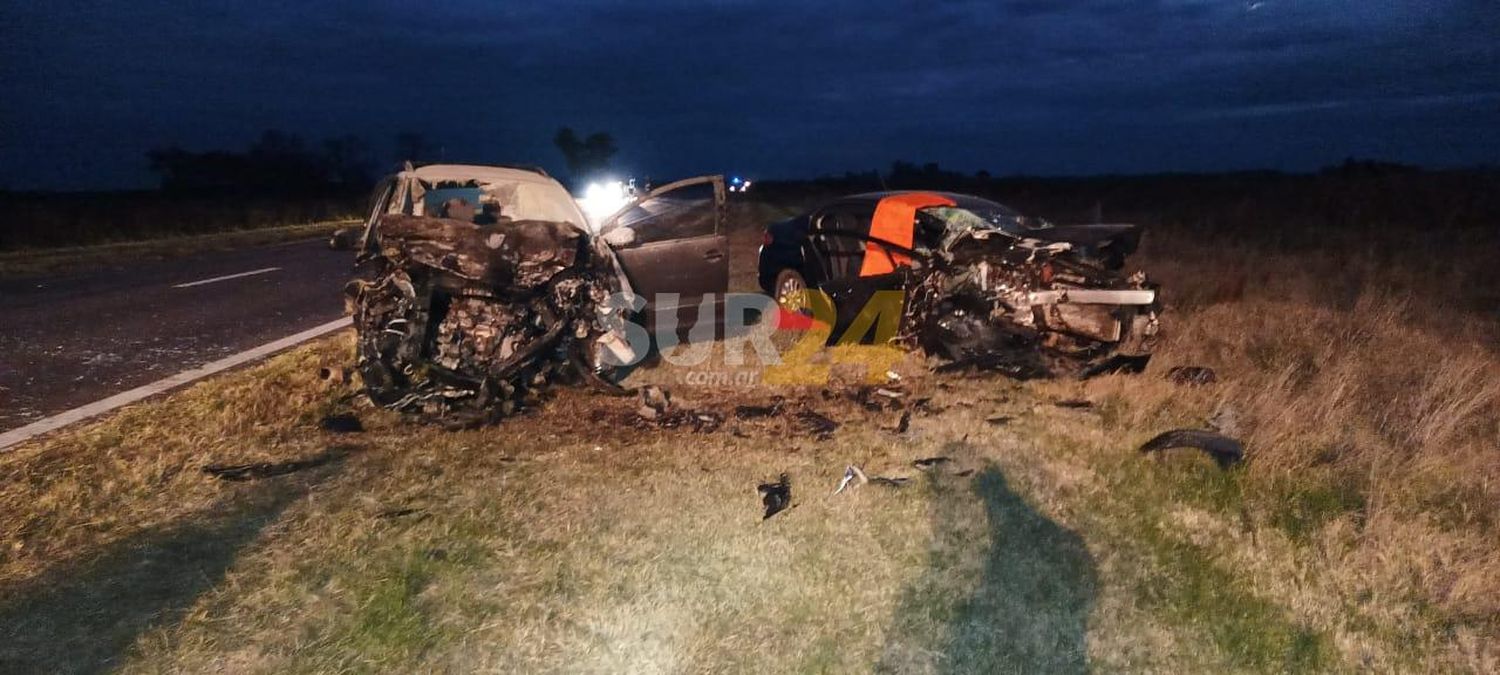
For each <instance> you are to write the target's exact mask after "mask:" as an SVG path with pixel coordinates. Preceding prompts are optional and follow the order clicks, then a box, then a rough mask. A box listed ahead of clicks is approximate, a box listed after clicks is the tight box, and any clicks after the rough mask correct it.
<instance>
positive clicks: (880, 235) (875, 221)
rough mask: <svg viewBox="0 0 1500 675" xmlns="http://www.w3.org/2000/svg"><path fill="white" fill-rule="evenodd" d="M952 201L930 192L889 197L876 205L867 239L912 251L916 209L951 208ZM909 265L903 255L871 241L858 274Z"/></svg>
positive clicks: (884, 271) (868, 242)
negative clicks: (930, 207) (877, 240)
mask: <svg viewBox="0 0 1500 675" xmlns="http://www.w3.org/2000/svg"><path fill="white" fill-rule="evenodd" d="M953 205H954V202H953V200H952V199H949V198H947V197H944V196H942V195H935V194H932V193H931V192H908V193H906V194H899V195H891V196H890V197H886V198H884V199H881V200H880V202H879V203H878V204H876V205H875V217H874V218H871V219H870V238H871V239H879V240H881V241H887V242H890V243H892V244H895V245H897V246H900V247H902V248H906V249H910V248H912V231H913V230H914V229H915V228H916V222H917V209H921V208H926V207H929V206H953ZM910 264H911V258H910V257H909V256H907V255H906V254H904V253H899V252H896V251H892V250H889V249H887V248H886V247H885V246H882V245H880V244H878V243H875V242H873V241H867V242H865V260H864V262H863V263H861V264H860V267H859V275H860V276H862V277H868V276H874V275H876V274H885V273H887V272H894V271H896V266H897V265H901V266H903V267H904V266H907V265H910Z"/></svg>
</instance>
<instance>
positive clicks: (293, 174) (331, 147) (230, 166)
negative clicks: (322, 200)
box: [146, 130, 374, 195]
mask: <svg viewBox="0 0 1500 675" xmlns="http://www.w3.org/2000/svg"><path fill="white" fill-rule="evenodd" d="M146 158H147V160H148V161H149V162H150V167H151V171H152V173H155V174H156V176H157V178H158V179H159V181H160V184H161V188H162V190H164V191H166V192H174V193H184V192H186V193H208V194H224V193H244V194H259V195H318V194H333V193H340V192H347V191H357V190H358V191H362V190H364V189H365V188H366V187H367V186H369V185H370V184H371V183H372V182H373V181H374V175H373V173H374V162H373V161H372V160H371V155H370V147H369V145H368V144H367V143H365V142H364V140H363V139H361V138H359V137H358V136H352V135H349V136H340V137H337V138H330V139H326V140H324V141H323V142H322V143H320V144H317V145H310V144H308V143H307V142H306V141H304V140H303V139H302V138H301V137H300V136H297V135H295V134H289V133H286V132H282V131H276V130H271V131H266V132H265V133H263V134H261V136H260V138H258V139H256V140H255V141H254V142H253V143H251V144H250V146H249V147H248V148H246V149H245V150H244V151H243V152H234V151H229V150H209V151H207V152H192V151H188V150H183V149H181V148H178V147H175V146H174V147H166V148H157V149H153V150H151V151H149V152H147V153H146Z"/></svg>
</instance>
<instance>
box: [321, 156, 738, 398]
mask: <svg viewBox="0 0 1500 675" xmlns="http://www.w3.org/2000/svg"><path fill="white" fill-rule="evenodd" d="M723 215H724V183H723V179H722V177H719V176H706V177H701V178H695V179H688V180H684V181H678V182H676V183H672V184H669V185H665V186H663V187H661V188H658V189H656V190H653V191H652V192H650V193H648V194H646V195H643V196H641V197H638V198H636V199H635V200H633V201H631V202H630V203H628V204H626V205H625V206H624V208H622V209H621V210H620V211H619V212H617V213H616V214H614V215H612V216H609V217H607V218H604V219H603V220H601V221H600V222H598V223H592V222H590V220H589V219H588V218H586V217H585V215H584V213H583V212H582V211H581V210H580V209H579V207H578V204H577V203H576V202H575V201H574V199H573V198H572V197H571V196H570V195H569V194H568V192H567V190H566V189H565V188H563V186H562V185H561V184H560V183H558V182H557V181H556V180H554V179H552V178H551V177H549V176H547V175H546V173H545V172H543V171H541V170H539V169H529V168H515V167H487V166H462V165H434V166H424V167H420V168H411V167H408V168H407V170H405V171H402V172H401V173H399V174H397V175H395V176H392V177H390V178H388V179H386V181H385V182H384V183H383V184H382V186H381V188H380V190H379V191H378V192H377V193H376V197H375V199H374V203H373V204H372V207H371V213H370V216H369V219H368V221H367V223H366V225H365V230H364V234H363V237H362V240H361V242H360V243H359V254H358V257H357V260H356V266H355V275H354V279H353V280H351V281H350V282H349V283H348V284H347V285H346V286H345V289H344V291H345V296H346V298H347V301H348V303H349V304H350V305H351V310H352V313H353V315H354V317H353V321H354V327H355V329H356V331H357V338H356V340H357V351H358V354H357V357H358V361H357V368H358V370H359V372H360V375H361V377H362V379H363V381H364V386H365V389H366V391H367V393H368V394H369V396H370V398H371V400H373V401H374V402H375V403H376V404H377V405H381V406H384V407H387V408H390V409H393V410H397V411H400V412H403V413H408V414H413V415H418V416H421V417H424V418H434V419H443V420H446V421H449V422H454V423H461V424H463V423H475V424H477V423H484V422H489V421H494V420H496V419H499V418H501V417H504V416H507V415H509V414H511V413H513V412H515V411H516V410H517V409H518V408H519V407H522V406H524V405H526V404H527V403H528V402H533V401H534V400H535V398H536V397H537V396H538V395H540V394H541V392H542V391H543V390H544V389H545V388H546V387H547V386H548V385H549V384H550V383H553V382H556V381H566V382H573V381H579V380H583V381H586V382H589V383H592V384H594V385H595V386H597V387H600V388H602V389H607V390H614V389H615V385H614V384H613V371H614V369H615V368H616V367H618V366H621V365H624V364H629V363H633V362H634V361H636V360H637V357H638V354H636V353H635V352H636V351H638V347H635V346H632V344H631V343H630V341H629V340H628V339H627V336H626V334H625V326H626V322H627V321H628V320H629V319H630V318H631V317H632V316H633V315H634V314H635V313H636V312H638V311H641V310H650V309H653V308H654V309H657V310H663V309H665V310H670V309H671V308H666V307H655V306H654V301H655V300H656V299H658V298H664V299H665V300H664V301H665V302H669V303H673V304H680V305H683V306H693V305H696V304H697V303H698V302H699V300H700V299H701V298H702V297H703V296H704V295H705V294H720V295H722V294H723V292H724V290H725V289H726V287H727V285H728V265H727V261H726V259H725V257H724V254H723V252H724V251H725V250H726V244H725V235H724V229H723Z"/></svg>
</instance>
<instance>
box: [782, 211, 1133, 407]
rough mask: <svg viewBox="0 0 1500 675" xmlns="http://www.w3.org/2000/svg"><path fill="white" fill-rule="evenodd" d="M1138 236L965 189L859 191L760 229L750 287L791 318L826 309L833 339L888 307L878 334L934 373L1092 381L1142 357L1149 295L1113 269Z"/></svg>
mask: <svg viewBox="0 0 1500 675" xmlns="http://www.w3.org/2000/svg"><path fill="white" fill-rule="evenodd" d="M1139 239H1140V231H1139V229H1138V228H1136V227H1135V226H1133V225H1075V226H1053V225H1051V224H1050V223H1047V222H1045V221H1042V220H1040V219H1034V218H1028V217H1025V216H1023V215H1021V214H1019V213H1017V212H1016V211H1014V210H1012V209H1010V208H1007V207H1005V206H1003V205H1001V204H997V203H995V202H992V201H989V200H986V199H981V198H978V197H972V196H968V195H960V194H952V193H935V192H879V193H869V194H860V195H853V196H849V197H845V198H842V199H839V200H837V201H834V202H833V203H830V204H827V205H825V206H822V207H820V208H817V209H814V210H812V211H810V212H808V213H806V214H804V215H801V216H798V217H796V218H792V219H790V220H787V221H784V222H780V223H776V224H773V225H771V226H770V227H768V228H767V230H766V234H765V239H764V242H763V245H762V246H761V249H760V261H759V279H760V285H761V287H762V288H763V289H765V291H766V292H767V293H769V294H771V295H772V296H773V297H774V298H775V299H776V300H777V302H778V303H779V304H781V305H782V306H783V307H784V308H786V309H788V310H792V311H799V312H803V313H810V314H814V315H817V314H819V313H824V312H826V314H827V315H828V317H829V319H830V320H829V321H828V323H831V324H832V327H833V331H832V333H831V335H830V341H855V340H860V339H867V335H868V331H869V329H871V328H874V327H875V326H876V325H878V324H879V322H878V320H877V319H876V315H878V314H880V313H881V312H883V311H885V312H889V311H899V312H900V319H899V322H893V323H892V325H893V326H894V328H895V333H896V334H895V335H894V336H884V338H883V339H890V340H893V341H895V342H898V343H904V344H905V345H907V346H913V347H919V348H921V349H923V350H924V351H925V352H927V353H928V354H930V355H933V356H936V357H938V358H940V359H945V360H947V361H948V362H949V363H948V364H947V366H945V367H965V366H976V367H981V368H988V369H996V370H1000V371H1002V372H1005V373H1007V374H1009V375H1012V376H1015V377H1020V378H1030V377H1047V376H1058V375H1089V374H1093V373H1099V372H1105V371H1110V370H1135V369H1139V368H1140V367H1143V366H1144V365H1145V361H1146V359H1148V358H1149V356H1150V353H1151V348H1152V345H1153V343H1154V342H1155V337H1156V334H1157V331H1158V328H1159V326H1158V320H1157V314H1158V312H1159V305H1158V300H1157V291H1156V288H1155V286H1153V285H1152V284H1151V283H1150V282H1149V281H1148V280H1147V278H1146V276H1145V274H1144V273H1141V272H1135V273H1126V272H1125V271H1124V267H1125V260H1126V257H1127V256H1129V255H1130V253H1132V252H1133V251H1134V250H1135V248H1136V246H1137V245H1138V243H1139ZM808 291H812V292H808ZM882 291H892V292H894V293H886V294H882V293H881V292H882ZM882 295H884V296H886V297H891V296H892V295H894V297H896V298H897V300H898V302H897V303H896V306H895V308H889V307H883V306H882V303H880V302H878V300H877V299H878V298H880V297H881V296H882ZM820 304H822V305H830V304H831V307H820V306H818V305H820ZM851 329H853V330H852V331H851ZM851 332H852V333H860V334H858V335H852V334H851Z"/></svg>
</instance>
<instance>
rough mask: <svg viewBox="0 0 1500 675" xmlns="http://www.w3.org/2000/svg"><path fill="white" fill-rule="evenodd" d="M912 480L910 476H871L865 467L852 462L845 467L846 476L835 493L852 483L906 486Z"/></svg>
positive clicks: (894, 486)
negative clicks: (866, 472)
mask: <svg viewBox="0 0 1500 675" xmlns="http://www.w3.org/2000/svg"><path fill="white" fill-rule="evenodd" d="M910 482H911V478H908V477H906V476H869V475H866V474H865V472H864V470H863V469H860V468H859V467H857V466H855V465H853V464H850V465H849V466H848V467H846V468H845V469H844V477H843V478H842V479H840V480H839V486H838V487H837V488H835V489H834V491H833V494H839V493H840V492H843V491H844V489H845V488H848V487H849V486H850V485H853V486H854V487H859V486H861V485H865V484H868V483H873V484H875V485H883V486H885V487H892V488H899V487H905V486H906V484H907V483H910Z"/></svg>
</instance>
